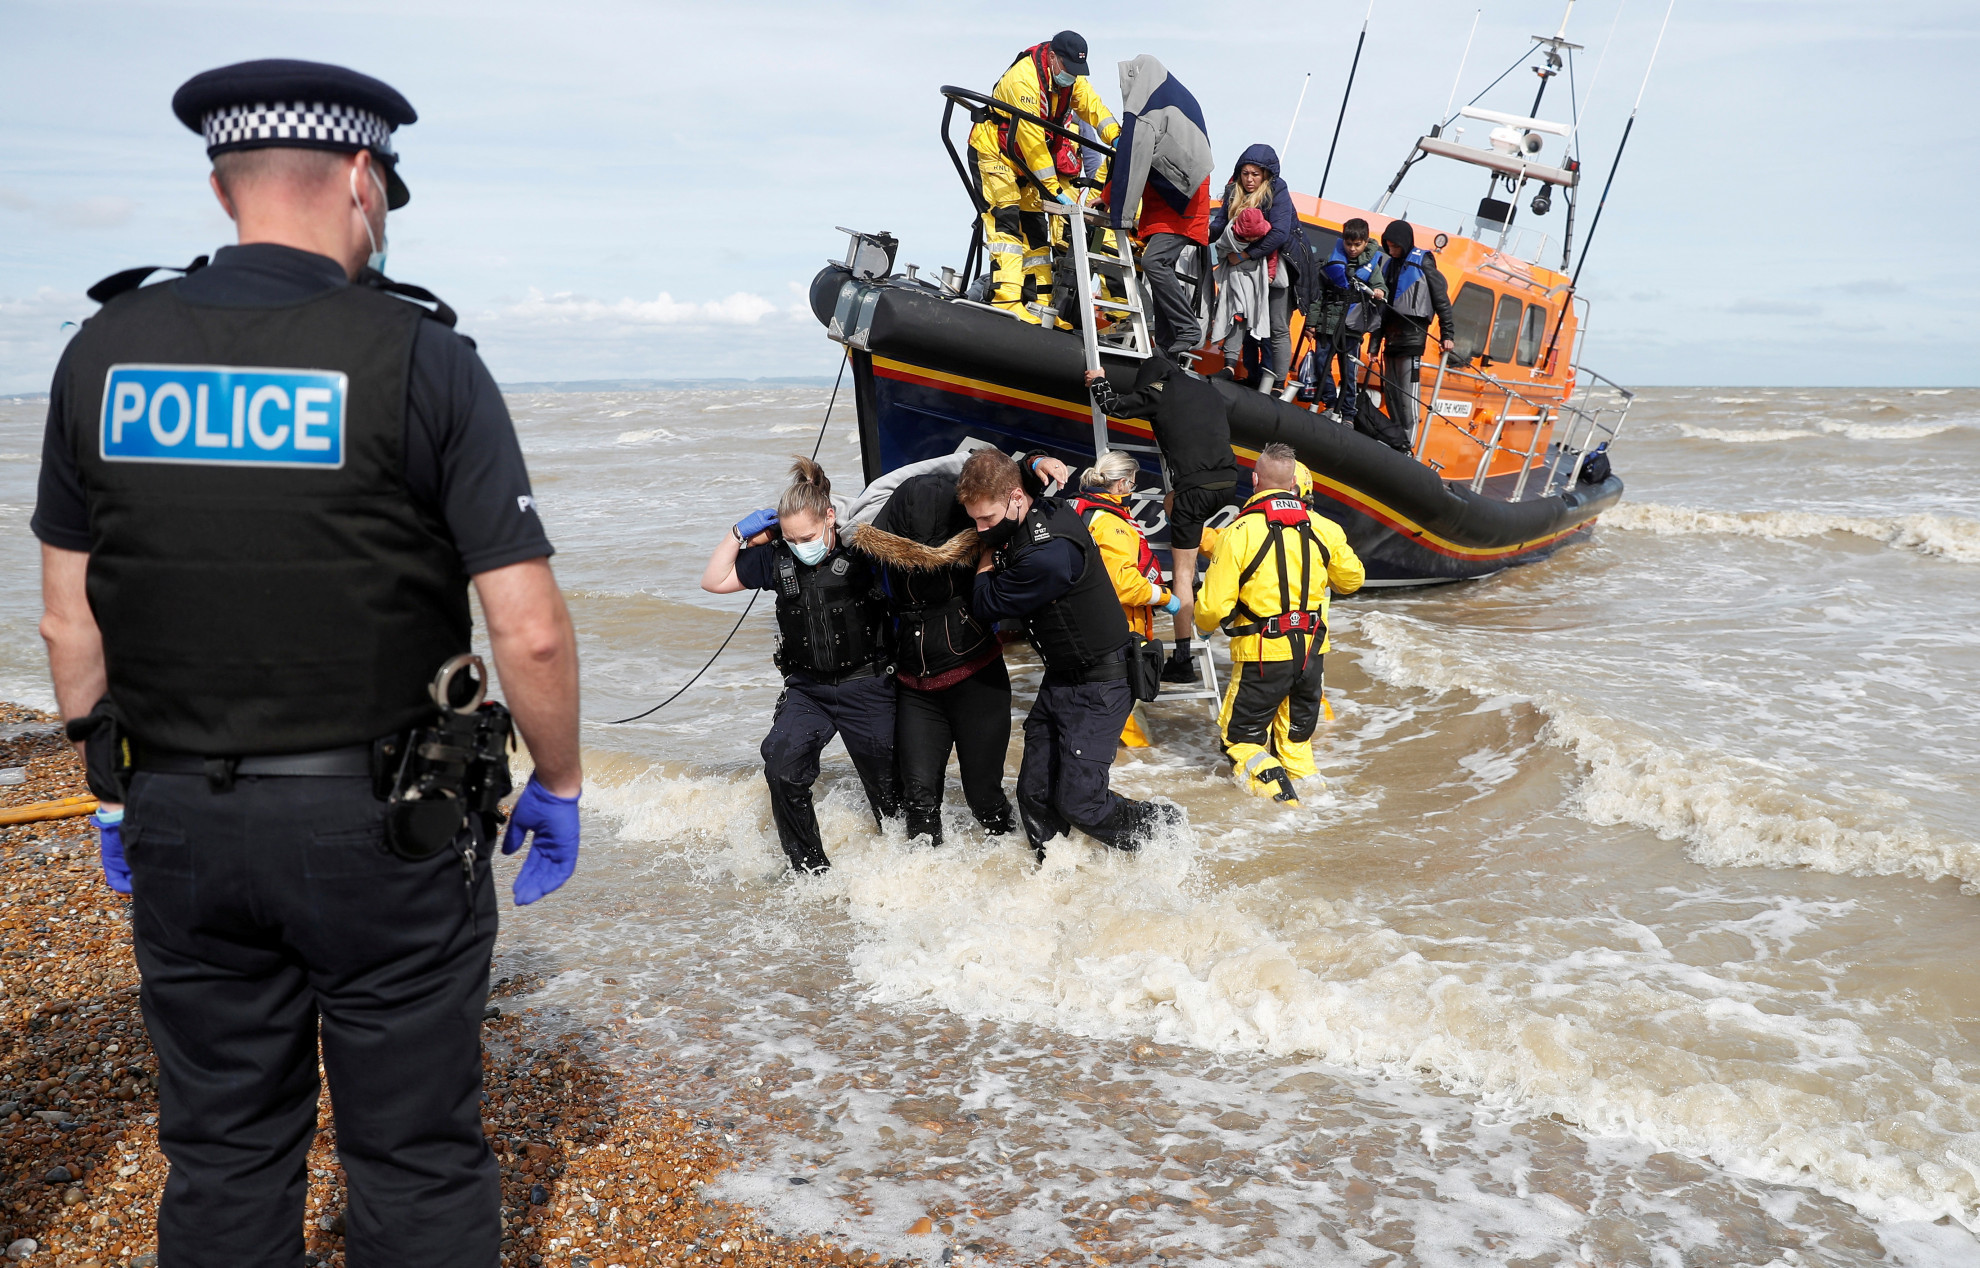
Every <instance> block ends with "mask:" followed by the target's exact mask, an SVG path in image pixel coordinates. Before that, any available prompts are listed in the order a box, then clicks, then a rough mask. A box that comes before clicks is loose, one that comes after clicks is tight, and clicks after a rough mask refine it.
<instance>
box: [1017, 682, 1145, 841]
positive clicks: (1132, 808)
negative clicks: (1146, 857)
mask: <svg viewBox="0 0 1980 1268" xmlns="http://www.w3.org/2000/svg"><path fill="white" fill-rule="evenodd" d="M1133 705H1134V693H1133V691H1132V690H1131V689H1130V688H1129V687H1128V684H1127V680H1126V679H1125V678H1116V679H1114V680H1113V681H1111V682H1090V683H1075V682H1068V681H1066V680H1064V679H1062V678H1057V677H1054V676H1053V675H1051V674H1049V673H1048V674H1047V675H1046V676H1045V681H1044V682H1043V683H1041V684H1040V685H1039V688H1038V698H1037V699H1036V700H1035V701H1033V702H1032V705H1031V712H1030V713H1028V714H1026V715H1025V719H1024V760H1023V762H1022V763H1020V764H1019V766H1018V782H1017V800H1018V814H1019V816H1020V817H1021V818H1022V819H1023V820H1024V835H1025V837H1026V838H1027V839H1028V840H1029V841H1030V842H1031V848H1032V851H1033V852H1034V853H1036V854H1037V855H1038V857H1039V858H1041V859H1042V858H1044V857H1045V846H1046V843H1047V842H1049V841H1051V839H1052V838H1053V837H1056V836H1060V835H1062V834H1064V833H1066V832H1068V831H1069V830H1071V829H1072V828H1078V829H1080V830H1081V831H1083V832H1085V833H1086V834H1087V835H1088V836H1090V837H1093V838H1094V839H1095V840H1097V841H1100V842H1101V843H1103V844H1105V845H1110V846H1113V847H1114V848H1115V849H1117V850H1132V849H1134V848H1136V846H1137V845H1139V843H1140V842H1139V839H1138V838H1139V834H1140V831H1141V829H1142V828H1143V827H1144V826H1146V825H1147V824H1148V823H1150V822H1151V821H1153V820H1156V819H1160V818H1162V817H1164V815H1165V813H1166V812H1167V811H1168V810H1169V808H1168V807H1158V806H1155V805H1153V804H1151V803H1149V802H1143V801H1131V800H1129V799H1128V798H1126V797H1123V796H1121V795H1120V794H1119V793H1117V792H1115V791H1113V790H1112V789H1111V788H1109V787H1108V786H1107V782H1108V778H1109V775H1110V772H1111V770H1112V767H1113V764H1114V749H1115V747H1116V746H1117V745H1118V744H1119V742H1120V735H1121V728H1122V726H1124V725H1125V724H1126V722H1127V717H1128V712H1129V710H1130V709H1131V708H1132V707H1133Z"/></svg>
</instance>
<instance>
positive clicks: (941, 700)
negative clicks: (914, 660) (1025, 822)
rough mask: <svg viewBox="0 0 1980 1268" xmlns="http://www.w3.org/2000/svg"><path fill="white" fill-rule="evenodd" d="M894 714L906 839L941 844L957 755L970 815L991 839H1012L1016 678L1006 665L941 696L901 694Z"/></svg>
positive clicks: (996, 663)
mask: <svg viewBox="0 0 1980 1268" xmlns="http://www.w3.org/2000/svg"><path fill="white" fill-rule="evenodd" d="M894 709H895V714H894V752H895V754H897V755H898V756H899V758H900V763H901V804H902V807H903V809H905V810H906V811H907V830H908V835H909V836H911V837H919V836H925V837H927V838H928V839H929V840H930V841H932V842H933V843H934V844H936V845H940V844H942V784H943V778H944V775H945V774H946V772H947V771H948V768H949V750H950V749H951V748H953V749H954V750H955V754H956V765H957V767H958V768H960V770H961V772H962V786H963V800H965V801H967V802H968V803H969V811H970V813H971V814H973V815H975V816H976V821H977V822H978V823H980V824H982V825H983V830H984V831H985V832H989V833H991V834H993V835H995V834H998V833H1004V832H1009V831H1010V830H1011V828H1012V826H1013V819H1012V816H1011V800H1010V798H1008V797H1006V796H1005V795H1004V754H1005V753H1007V752H1008V751H1009V750H1010V747H1011V671H1010V669H1009V668H1008V667H1006V666H1005V664H1004V661H1003V658H1002V657H1001V656H1000V657H998V658H997V659H996V660H993V661H991V662H990V663H989V664H987V665H985V666H984V667H983V668H981V669H979V670H977V671H976V672H975V673H973V674H971V675H970V676H969V677H967V678H965V679H963V680H962V681H961V682H959V683H955V684H954V685H952V686H948V687H944V688H943V689H942V690H940V691H913V690H910V689H908V688H906V687H903V688H901V691H900V694H899V695H898V696H897V697H896V699H895V705H894Z"/></svg>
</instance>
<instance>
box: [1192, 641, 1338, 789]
mask: <svg viewBox="0 0 1980 1268" xmlns="http://www.w3.org/2000/svg"><path fill="white" fill-rule="evenodd" d="M1324 659H1325V658H1324V657H1322V656H1321V655H1320V654H1319V653H1317V652H1316V653H1314V654H1313V655H1312V656H1311V657H1307V658H1305V659H1304V660H1301V659H1297V658H1296V659H1293V660H1241V661H1234V662H1232V664H1231V681H1230V685H1229V686H1228V687H1226V688H1225V689H1224V705H1223V708H1222V710H1221V711H1220V712H1219V713H1218V715H1217V725H1218V726H1219V727H1221V728H1222V729H1223V734H1224V752H1225V753H1227V754H1229V755H1230V759H1231V764H1232V766H1233V767H1235V768H1236V772H1235V773H1237V774H1238V775H1239V776H1240V782H1242V783H1244V785H1245V787H1246V788H1247V789H1248V790H1249V791H1251V792H1254V793H1258V794H1259V795H1261V796H1267V797H1269V796H1272V795H1273V794H1275V793H1276V792H1278V791H1279V786H1278V784H1277V782H1276V781H1274V780H1272V779H1271V778H1270V777H1271V775H1272V773H1273V771H1274V770H1275V769H1277V768H1278V767H1281V766H1283V767H1284V768H1285V772H1286V774H1288V775H1290V776H1291V777H1292V778H1294V779H1307V778H1310V777H1311V776H1312V775H1313V774H1314V773H1315V771H1316V770H1317V769H1318V768H1317V767H1316V766H1315V765H1314V764H1313V732H1314V731H1315V730H1316V729H1317V728H1318V727H1319V725H1320V716H1321V708H1322V705H1321V696H1320V688H1321V686H1322V683H1321V676H1322V675H1321V669H1322V662H1323V660H1324ZM1261 775H1263V776H1266V777H1267V778H1266V779H1265V780H1260V779H1259V776H1261Z"/></svg>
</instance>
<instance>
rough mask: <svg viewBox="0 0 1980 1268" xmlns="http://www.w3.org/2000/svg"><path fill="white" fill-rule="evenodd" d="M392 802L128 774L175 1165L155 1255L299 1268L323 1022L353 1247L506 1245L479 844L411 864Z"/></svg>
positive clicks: (304, 784) (146, 990)
mask: <svg viewBox="0 0 1980 1268" xmlns="http://www.w3.org/2000/svg"><path fill="white" fill-rule="evenodd" d="M384 811H385V807H384V803H383V802H381V801H379V800H378V799H377V798H375V797H373V796H372V793H371V781H370V780H368V779H361V778H359V779H353V778H243V779H241V780H239V781H238V782H237V783H236V784H235V786H234V787H233V788H232V789H231V790H228V791H225V792H216V791H214V790H212V789H211V788H210V787H209V786H208V785H207V782H206V779H205V777H204V776H201V775H155V774H139V775H137V776H136V777H135V779H134V780H133V781H132V786H131V792H130V797H129V799H128V803H127V807H126V816H125V820H124V841H125V845H126V850H127V853H128V856H129V859H130V865H131V878H132V879H131V886H132V903H133V907H132V932H133V935H134V941H135V943H136V952H137V962H138V968H139V970H140V972H141V973H142V974H143V981H144V985H143V991H142V994H141V996H140V1003H141V1004H142V1006H143V1010H144V1021H145V1027H146V1029H147V1030H148V1031H149V1032H150V1036H151V1043H152V1046H153V1048H154V1049H155V1050H156V1051H157V1053H158V1073H159V1085H158V1143H159V1147H160V1148H161V1149H163V1150H164V1151H165V1156H166V1157H167V1158H168V1159H169V1160H170V1161H171V1164H172V1169H171V1176H170V1178H169V1179H168V1180H167V1181H166V1182H165V1194H164V1197H163V1199H162V1200H161V1202H160V1204H159V1210H158V1253H159V1264H160V1266H161V1268H193V1266H194V1265H201V1266H206V1265H216V1264H225V1265H227V1266H228V1268H259V1266H261V1265H269V1266H270V1268H273V1266H276V1265H279V1266H280V1268H300V1265H301V1264H302V1256H303V1233H302V1223H303V1200H304V1196H305V1193H306V1189H307V1179H306V1177H305V1176H304V1170H303V1169H304V1160H305V1157H306V1155H307V1153H308V1150H309V1145H310V1140H311V1138H312V1137H313V1135H314V1133H315V1127H316V1102H317V1075H316V1070H317V1065H316V1062H317V1044H318V1041H319V1039H320V1041H321V1043H322V1055H323V1068H324V1071H325V1072H326V1073H327V1074H328V1075H329V1078H330V1097H331V1102H332V1104H333V1105H334V1106H335V1109H336V1122H337V1153H338V1156H339V1157H340V1158H341V1159H342V1161H343V1164H344V1168H345V1171H346V1173H347V1174H348V1176H349V1180H350V1206H349V1209H348V1211H347V1212H346V1214H345V1217H344V1224H345V1247H346V1251H347V1254H348V1262H349V1264H350V1268H373V1266H380V1268H382V1266H384V1265H400V1264H414V1263H417V1264H443V1265H473V1266H474V1268H492V1265H494V1264H495V1263H496V1262H497V1257H498V1254H499V1250H498V1244H499V1242H500V1238H501V1226H500V1222H499V1215H498V1205H499V1202H500V1193H499V1189H498V1183H499V1174H498V1172H497V1169H496V1163H495V1157H494V1155H493V1154H492V1153H490V1152H489V1149H488V1145H487V1142H486V1141H485V1140H483V1138H482V1134H481V1022H482V1010H483V1008H484V1007H485V1006H486V1004H487V1001H488V962H489V953H490V951H491V949H492V948H493V947H494V944H495V890H494V885H493V884H492V883H491V881H490V879H489V871H488V863H487V858H486V854H487V847H486V845H484V846H483V847H482V848H481V849H480V850H478V851H476V853H475V856H474V867H473V873H472V877H471V878H470V876H469V875H468V873H467V872H466V870H465V869H464V867H463V863H462V858H461V855H459V854H455V853H451V852H449V851H444V850H443V851H441V852H440V853H439V854H438V855H436V856H434V857H433V858H430V859H427V860H424V861H422V862H418V863H409V862H407V861H405V860H404V859H401V858H399V857H397V856H396V855H394V854H392V853H391V852H390V851H389V850H388V849H387V848H386V846H385V844H384V836H383V824H384Z"/></svg>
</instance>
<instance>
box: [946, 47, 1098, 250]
mask: <svg viewBox="0 0 1980 1268" xmlns="http://www.w3.org/2000/svg"><path fill="white" fill-rule="evenodd" d="M942 98H943V100H944V101H945V102H947V104H946V105H944V106H943V107H942V148H943V149H944V150H947V151H948V152H949V162H950V163H951V164H953V165H954V167H955V169H956V177H957V179H959V180H960V181H962V183H963V189H964V190H966V191H967V192H968V193H969V205H970V206H971V207H973V208H975V211H976V214H975V216H974V217H973V218H972V227H971V229H970V235H969V254H968V256H967V257H965V258H964V260H963V269H962V278H961V281H960V283H959V285H960V286H961V287H963V288H967V287H968V286H969V284H970V283H971V282H972V281H975V280H976V267H977V263H978V261H979V260H981V259H982V257H983V213H984V212H986V211H988V210H990V204H989V203H988V202H986V201H984V198H983V191H982V190H980V189H978V188H977V187H976V180H975V178H974V177H972V176H971V175H970V169H969V165H968V164H967V163H965V162H964V161H963V156H962V153H961V152H960V151H959V150H957V149H956V142H955V138H954V137H953V136H952V135H951V128H952V126H953V124H954V121H955V115H956V107H957V106H961V107H962V108H963V110H964V112H965V113H966V114H967V115H968V116H969V122H970V126H971V127H972V128H973V127H975V126H976V125H977V124H979V123H981V122H983V121H984V120H985V119H988V118H989V117H990V116H992V115H1002V116H1003V117H1004V118H1006V119H1009V120H1011V121H1013V122H1019V121H1022V122H1025V123H1034V124H1037V125H1038V126H1039V127H1041V128H1043V129H1045V131H1046V133H1047V134H1049V135H1051V136H1055V137H1059V138H1060V139H1062V140H1066V141H1071V142H1072V143H1073V144H1074V145H1077V146H1079V147H1081V148H1082V149H1087V150H1092V151H1093V152H1094V153H1096V154H1099V155H1101V156H1102V157H1104V158H1109V159H1111V158H1113V157H1114V147H1113V146H1111V145H1108V144H1106V143H1105V142H1103V141H1099V140H1097V139H1095V138H1092V137H1086V136H1082V135H1080V133H1078V132H1077V131H1075V130H1073V129H1071V128H1067V127H1064V126H1062V125H1060V124H1057V123H1054V122H1052V121H1051V120H1050V119H1043V118H1040V117H1039V116H1037V115H1035V114H1032V113H1031V112H1030V111H1028V110H1020V109H1018V108H1017V107H1016V106H1013V105H1010V104H1008V103H1007V102H1002V101H999V100H997V99H996V98H995V97H992V96H990V95H988V94H987V93H980V92H977V91H976V90H974V89H971V88H958V87H956V86H955V85H954V84H944V85H942ZM963 144H965V145H967V144H968V141H967V140H965V141H964V142H963Z"/></svg>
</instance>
